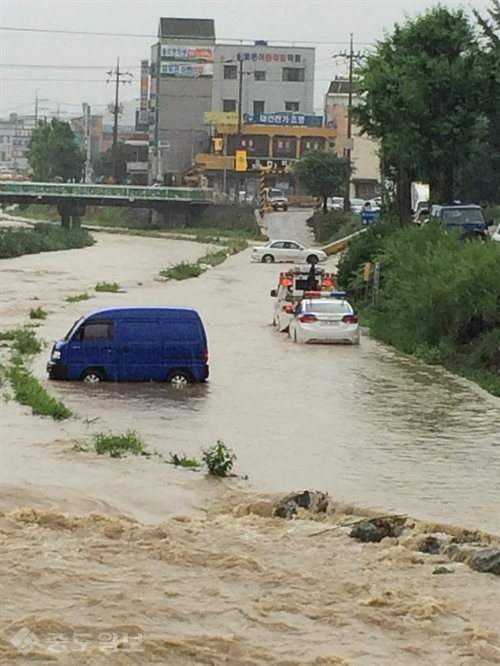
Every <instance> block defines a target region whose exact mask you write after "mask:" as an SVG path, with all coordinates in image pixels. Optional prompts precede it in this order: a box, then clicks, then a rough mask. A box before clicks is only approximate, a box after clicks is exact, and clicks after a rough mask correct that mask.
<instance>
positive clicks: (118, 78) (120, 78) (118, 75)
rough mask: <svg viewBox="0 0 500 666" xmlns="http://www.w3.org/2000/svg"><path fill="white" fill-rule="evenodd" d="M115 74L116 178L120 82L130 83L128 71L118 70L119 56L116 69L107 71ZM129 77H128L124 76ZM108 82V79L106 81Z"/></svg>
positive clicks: (114, 144)
mask: <svg viewBox="0 0 500 666" xmlns="http://www.w3.org/2000/svg"><path fill="white" fill-rule="evenodd" d="M113 75H114V76H115V103H114V106H113V109H112V110H113V148H112V150H113V178H114V180H115V183H116V182H117V180H118V116H119V114H120V83H132V82H131V77H132V76H133V75H132V74H131V73H130V72H122V71H120V58H118V60H117V63H116V70H115V71H114V72H113V71H110V72H108V76H110V77H111V76H113ZM126 77H129V78H126ZM108 83H109V81H108Z"/></svg>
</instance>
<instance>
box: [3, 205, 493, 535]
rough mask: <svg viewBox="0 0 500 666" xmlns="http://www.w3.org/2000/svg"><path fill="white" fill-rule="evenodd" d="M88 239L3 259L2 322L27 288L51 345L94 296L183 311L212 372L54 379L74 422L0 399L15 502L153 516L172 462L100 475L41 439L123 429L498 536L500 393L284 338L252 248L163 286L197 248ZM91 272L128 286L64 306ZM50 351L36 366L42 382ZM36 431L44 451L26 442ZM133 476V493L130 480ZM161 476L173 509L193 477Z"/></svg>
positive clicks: (389, 358)
mask: <svg viewBox="0 0 500 666" xmlns="http://www.w3.org/2000/svg"><path fill="white" fill-rule="evenodd" d="M271 225H272V226H271V227H270V231H271V233H272V235H273V236H276V235H280V236H282V237H285V236H287V237H288V236H290V235H294V236H295V237H297V232H296V231H294V226H293V225H296V227H297V228H298V229H299V230H302V231H301V232H300V233H302V237H301V238H298V240H302V241H305V240H307V238H306V237H304V227H303V213H299V214H297V213H292V214H288V215H287V214H281V215H280V214H278V215H274V216H272V223H271ZM98 240H99V243H98V245H97V246H96V247H94V248H88V249H85V250H75V251H70V252H61V253H57V254H55V253H54V254H45V255H38V256H34V257H33V256H31V257H21V258H19V259H13V260H7V261H3V262H2V268H3V272H2V300H3V303H2V309H3V317H2V325H3V326H9V325H11V324H12V323H18V322H20V321H22V320H23V316H24V320H25V319H26V314H27V312H28V310H29V307H31V306H32V305H33V304H32V302H31V300H30V299H32V298H34V297H35V296H36V297H38V298H39V299H40V301H39V302H38V303H37V304H38V305H41V306H42V307H45V308H47V309H49V310H50V311H51V314H50V315H49V318H48V319H47V320H46V322H43V324H42V326H41V328H40V329H39V331H40V336H41V337H43V338H44V339H45V340H47V341H48V342H49V343H52V341H54V340H56V339H58V338H60V337H62V336H63V335H64V334H65V333H66V331H67V330H68V329H69V327H70V326H71V324H72V323H73V321H74V320H75V319H76V318H78V317H79V316H80V315H81V314H83V313H85V312H87V311H89V310H92V309H95V308H97V307H102V306H113V305H128V304H130V305H131V304H134V305H137V304H140V305H153V304H154V305H162V304H165V305H166V304H171V305H177V304H178V305H188V306H192V307H195V308H197V309H198V310H199V311H200V313H201V315H202V317H203V320H204V322H205V324H206V328H207V332H208V337H209V344H210V355H211V359H210V364H211V378H210V382H209V383H208V384H207V385H206V386H197V387H192V388H190V389H189V390H187V391H185V392H175V391H172V390H171V389H169V388H168V387H166V386H161V385H154V384H146V385H144V384H138V385H110V384H103V385H102V386H99V387H88V386H84V385H82V384H66V383H55V384H52V385H51V390H53V391H54V392H56V393H57V394H58V395H60V396H61V397H62V398H63V399H64V401H65V402H66V403H67V404H68V405H69V406H70V407H71V408H72V409H73V410H74V411H75V412H76V413H77V414H79V415H81V416H82V417H83V418H84V419H85V421H84V422H82V421H79V422H75V421H72V422H70V423H66V424H63V425H61V424H53V423H51V422H48V421H47V420H40V419H32V418H31V417H26V418H25V419H20V418H19V414H20V413H26V410H22V409H21V408H20V407H19V406H17V405H14V404H12V403H9V404H8V405H5V404H4V405H3V412H4V415H3V422H4V426H3V440H4V449H5V453H4V480H5V481H7V482H8V484H9V486H10V488H11V492H12V498H13V500H14V499H15V498H16V497H18V490H17V489H19V488H21V487H25V488H26V487H30V486H31V487H33V488H37V489H38V490H37V492H38V493H39V495H40V496H44V495H45V494H46V495H47V501H48V500H49V499H50V498H51V497H52V498H53V499H55V500H61V499H63V498H64V499H65V500H66V501H69V498H71V496H72V494H73V495H74V498H73V499H74V503H73V504H71V503H70V504H69V505H68V506H71V507H73V508H74V506H75V503H76V506H78V497H80V498H81V502H84V504H83V506H84V508H89V507H90V508H96V507H99V506H100V504H102V505H103V506H107V507H108V509H110V510H113V508H114V509H115V510H121V511H125V512H128V513H131V514H133V515H135V516H136V517H138V518H139V519H141V520H144V521H146V522H148V521H151V522H154V521H155V520H158V519H159V517H160V516H162V515H164V511H165V508H164V503H163V502H162V500H161V498H159V497H158V486H159V485H163V481H162V479H163V478H164V474H165V470H166V469H168V470H170V468H166V467H165V466H162V467H161V468H159V467H158V466H154V465H152V464H149V465H147V466H146V465H145V462H144V461H140V462H130V463H126V465H124V466H122V468H121V469H122V470H123V472H118V471H113V472H111V473H110V471H109V467H108V462H106V463H102V462H101V460H92V462H89V461H87V460H86V459H85V460H84V458H85V456H83V458H82V457H80V458H79V456H82V454H77V453H74V452H72V451H65V452H64V453H63V452H62V451H61V450H60V449H61V447H60V445H59V447H58V449H57V450H54V448H53V447H52V448H51V444H50V443H51V442H54V440H55V439H62V440H63V441H66V442H68V441H71V440H72V439H74V438H75V437H76V438H78V437H79V438H85V437H89V436H90V434H91V433H92V432H96V431H102V430H105V429H109V430H113V431H123V430H126V429H128V428H133V429H136V430H138V431H140V433H141V434H142V435H143V437H144V439H145V440H146V442H147V443H148V445H149V446H150V448H151V449H156V450H157V451H159V452H161V453H164V454H168V453H169V452H176V453H186V454H187V455H193V456H198V455H199V452H200V449H201V448H202V447H206V446H209V445H211V444H213V443H214V442H215V441H216V440H217V439H222V440H223V441H224V442H225V443H226V444H227V445H228V446H230V447H232V448H233V449H234V450H235V452H236V453H237V456H238V461H237V470H236V471H237V472H238V473H240V474H247V475H248V476H249V482H248V484H246V486H245V488H246V489H249V490H250V489H255V490H258V491H268V490H269V491H273V492H274V491H281V490H283V491H289V490H292V489H302V488H306V487H308V488H310V487H314V488H318V489H321V490H327V491H328V492H330V493H331V495H332V496H333V497H334V498H335V499H338V500H343V501H348V502H354V503H357V504H360V505H366V506H371V507H374V508H380V509H382V510H387V511H393V510H395V511H397V512H399V513H408V514H410V515H416V516H419V517H422V518H427V519H433V520H439V521H444V522H448V523H454V524H460V525H463V526H470V527H476V528H482V529H485V530H488V531H490V532H495V533H498V532H500V524H499V523H500V519H499V479H500V437H499V432H500V411H499V406H500V401H499V400H497V399H495V398H493V397H491V396H488V395H487V394H486V393H484V392H482V391H481V390H479V389H478V388H476V387H475V386H473V385H471V384H470V383H468V382H466V381H464V380H461V379H458V378H455V377H453V376H451V375H449V374H448V373H446V372H444V371H442V370H441V369H438V368H432V367H429V366H426V365H423V364H421V363H419V362H417V361H415V360H413V359H410V358H407V357H405V356H404V355H401V354H399V353H398V352H396V351H394V350H393V349H390V348H388V347H386V346H385V345H382V344H379V343H377V342H375V341H373V340H371V339H370V338H368V337H366V336H365V337H363V338H362V343H361V345H360V347H359V348H349V347H320V346H297V345H293V344H292V343H291V342H290V341H289V340H288V338H287V336H286V335H280V334H278V333H276V332H275V331H274V330H273V328H272V326H271V320H272V299H271V298H270V296H269V291H270V290H271V289H272V288H274V287H275V286H276V283H277V274H278V272H279V267H278V266H273V265H271V266H268V265H261V264H256V265H255V264H251V263H250V251H247V252H244V253H242V254H240V255H237V256H235V257H231V258H230V259H228V260H227V261H226V262H225V263H224V264H223V265H222V266H220V267H218V268H217V269H214V270H210V271H209V272H208V273H206V274H204V275H202V276H201V277H200V278H198V279H191V280H188V281H185V282H180V283H162V282H157V281H156V280H155V278H156V277H157V275H158V271H159V270H160V268H163V267H165V266H167V265H168V264H169V263H172V262H174V261H178V260H181V259H187V260H193V259H194V258H196V256H199V255H201V254H203V253H204V251H205V248H204V247H203V246H202V245H197V244H188V243H183V242H171V241H163V240H158V239H147V238H134V237H123V236H108V235H104V234H99V235H98ZM98 280H109V281H117V282H119V283H120V284H121V285H122V286H123V287H124V289H126V293H123V294H99V295H97V298H95V299H93V300H91V301H88V302H83V303H76V304H68V303H65V301H64V299H65V297H66V296H67V295H68V294H71V293H79V292H82V291H89V292H91V291H92V289H93V285H95V283H96V282H97V281H98ZM47 353H48V350H46V352H45V353H44V354H42V355H40V356H39V357H38V358H37V360H36V363H35V372H36V374H37V375H38V376H40V377H44V376H45V372H44V367H45V362H46V358H47ZM37 438H38V440H40V438H41V439H42V441H43V442H45V444H46V449H45V453H46V455H44V454H41V451H43V449H40V448H35V443H36V441H37ZM16 452H17V454H19V453H20V452H22V454H23V455H24V458H25V464H24V465H21V466H20V465H19V464H18V457H17V455H16ZM115 468H116V466H115ZM125 470H127V471H125ZM134 474H138V475H139V478H141V479H142V481H141V485H142V488H137V487H135V488H131V487H130V478H132V477H133V475H134ZM168 478H169V483H170V482H172V484H173V485H174V486H175V487H177V488H181V491H180V493H181V494H180V499H179V500H178V501H179V502H180V503H181V504H182V498H183V493H184V490H182V486H183V485H185V484H191V485H192V481H191V479H192V477H191V476H189V475H188V480H186V479H187V477H186V474H184V475H183V474H182V472H178V471H175V470H173V471H172V473H171V474H170V473H169V477H168ZM64 479H72V480H74V485H73V483H70V482H69V481H68V482H66V481H65V480H64ZM181 479H182V480H181ZM197 486H198V489H199V501H200V504H201V503H202V502H203V493H204V492H205V491H206V492H207V493H210V492H211V488H210V484H208V483H207V482H206V481H205V480H202V479H199V480H198V482H197ZM58 487H60V492H59V493H58V492H57V490H56V489H57V488H58ZM85 502H86V503H85ZM10 504H12V503H10ZM62 506H65V503H64V501H63V503H62ZM177 506H178V504H177ZM162 512H163V513H162Z"/></svg>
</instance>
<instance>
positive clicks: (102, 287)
mask: <svg viewBox="0 0 500 666" xmlns="http://www.w3.org/2000/svg"><path fill="white" fill-rule="evenodd" d="M95 290H96V291H99V292H107V293H111V294H116V293H118V292H119V291H120V285H119V284H118V282H98V283H97V284H96V286H95Z"/></svg>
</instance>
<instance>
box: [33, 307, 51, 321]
mask: <svg viewBox="0 0 500 666" xmlns="http://www.w3.org/2000/svg"><path fill="white" fill-rule="evenodd" d="M48 314H49V313H48V312H47V311H46V310H44V309H43V308H31V310H30V319H47V315H48Z"/></svg>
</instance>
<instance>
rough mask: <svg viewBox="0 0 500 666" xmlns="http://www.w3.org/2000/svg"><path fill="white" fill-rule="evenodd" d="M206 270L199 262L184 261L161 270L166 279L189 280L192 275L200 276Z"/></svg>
mask: <svg viewBox="0 0 500 666" xmlns="http://www.w3.org/2000/svg"><path fill="white" fill-rule="evenodd" d="M203 272H204V270H203V268H202V267H201V266H200V265H199V264H190V263H188V262H185V261H182V262H181V263H180V264H177V265H176V266H172V267H171V268H167V269H166V270H164V271H160V275H161V277H162V278H164V279H165V280H187V279H188V278H192V277H199V276H200V275H201V274H202V273H203Z"/></svg>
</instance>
